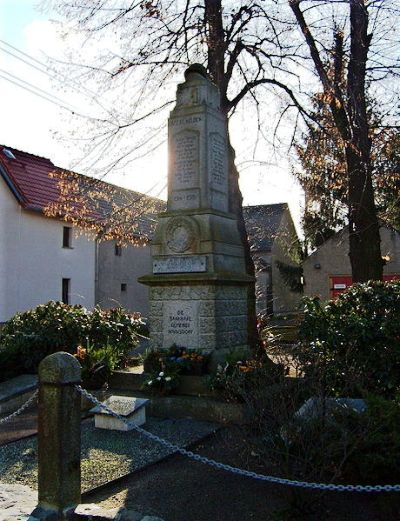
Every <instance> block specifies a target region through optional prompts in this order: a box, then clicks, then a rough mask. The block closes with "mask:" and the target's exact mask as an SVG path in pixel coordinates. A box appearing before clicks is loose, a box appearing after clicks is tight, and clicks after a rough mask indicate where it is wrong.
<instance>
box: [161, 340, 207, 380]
mask: <svg viewBox="0 0 400 521" xmlns="http://www.w3.org/2000/svg"><path fill="white" fill-rule="evenodd" d="M207 363H208V356H207V355H206V354H204V353H202V352H201V351H199V350H196V349H190V350H189V349H186V348H185V347H178V346H175V345H174V346H172V347H171V348H170V349H169V350H168V354H167V356H166V365H173V366H174V365H177V366H178V367H179V369H180V373H181V374H182V375H188V376H201V375H202V374H204V373H205V372H206V369H207Z"/></svg>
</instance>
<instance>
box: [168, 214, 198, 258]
mask: <svg viewBox="0 0 400 521" xmlns="http://www.w3.org/2000/svg"><path fill="white" fill-rule="evenodd" d="M195 239H196V231H195V226H194V224H193V222H192V221H191V220H189V219H185V218H183V217H175V218H174V219H171V220H170V221H169V223H168V226H167V231H166V243H167V246H168V248H169V249H170V250H172V251H174V252H175V253H184V252H185V251H188V250H190V248H191V247H192V246H193V243H194V241H195Z"/></svg>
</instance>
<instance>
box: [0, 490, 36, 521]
mask: <svg viewBox="0 0 400 521" xmlns="http://www.w3.org/2000/svg"><path fill="white" fill-rule="evenodd" d="M36 503H37V493H36V492H34V491H33V490H32V489H30V488H29V487H27V486H26V485H10V484H5V483H0V521H28V519H29V521H36V518H35V517H32V516H30V514H31V512H32V511H33V509H34V508H35V506H36Z"/></svg>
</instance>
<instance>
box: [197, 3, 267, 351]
mask: <svg viewBox="0 0 400 521" xmlns="http://www.w3.org/2000/svg"><path fill="white" fill-rule="evenodd" d="M204 5H205V23H206V27H207V34H208V71H209V73H210V76H211V79H212V81H213V82H214V83H215V84H216V85H217V86H218V88H219V91H220V95H221V110H222V111H223V112H224V114H225V115H226V116H227V113H228V98H227V92H226V81H225V70H224V63H225V62H224V60H225V34H224V28H223V23H222V1H221V0H205V3H204ZM228 150H229V210H230V211H231V212H232V213H234V214H235V215H236V218H237V223H238V229H239V234H240V237H241V240H242V244H243V248H244V253H245V265H246V273H247V274H248V275H251V276H252V277H254V276H255V269H254V262H253V259H252V257H251V254H250V245H249V241H248V239H247V231H246V226H245V222H244V218H243V210H242V203H243V197H242V194H241V192H240V188H239V173H238V171H237V168H236V165H235V152H234V150H233V148H232V147H231V145H230V140H229V132H228ZM247 316H248V322H247V342H248V345H249V346H250V347H251V348H256V347H257V345H258V334H257V314H256V297H255V282H254V283H252V284H249V285H248V291H247Z"/></svg>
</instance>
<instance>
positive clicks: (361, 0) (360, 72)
mask: <svg viewBox="0 0 400 521" xmlns="http://www.w3.org/2000/svg"><path fill="white" fill-rule="evenodd" d="M350 25H351V33H350V42H351V43H350V60H349V66H348V76H347V104H348V117H349V123H350V129H351V132H350V133H349V136H350V138H349V142H348V144H347V146H346V160H347V175H348V181H349V193H348V207H349V213H348V215H349V244H350V252H349V255H350V262H351V268H352V275H353V281H354V282H366V281H367V280H370V279H374V280H379V279H382V278H383V263H382V257H381V249H380V236H379V222H378V218H377V214H376V207H375V201H374V190H373V186H372V177H371V140H370V138H369V126H368V117H367V107H366V100H365V91H366V86H365V76H366V64H367V55H368V49H369V44H370V40H371V37H370V35H369V34H368V11H367V8H366V6H365V0H350Z"/></svg>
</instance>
